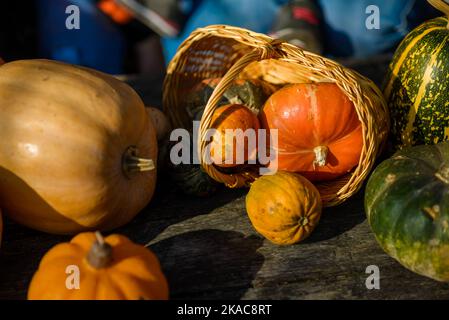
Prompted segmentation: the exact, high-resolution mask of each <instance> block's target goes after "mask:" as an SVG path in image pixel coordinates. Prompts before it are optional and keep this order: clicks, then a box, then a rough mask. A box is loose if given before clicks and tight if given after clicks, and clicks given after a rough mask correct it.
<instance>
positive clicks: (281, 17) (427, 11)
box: [0, 0, 438, 77]
mask: <svg viewBox="0 0 449 320" xmlns="http://www.w3.org/2000/svg"><path fill="white" fill-rule="evenodd" d="M18 2H19V1H9V0H3V1H2V10H1V12H0V24H1V28H0V57H2V58H3V59H4V60H5V61H11V60H16V59H28V58H48V59H55V60H60V61H65V62H69V63H74V64H79V65H84V66H88V67H91V68H95V69H98V70H101V71H104V72H107V73H111V74H152V75H153V76H155V77H158V76H160V77H163V74H164V70H165V67H166V65H167V63H168V62H169V61H170V59H171V58H172V57H173V55H174V54H175V52H176V49H177V48H178V46H179V45H180V44H181V42H182V41H183V40H184V39H185V38H186V37H187V36H188V35H189V34H190V33H191V32H192V31H193V30H195V29H196V28H198V27H203V26H206V25H210V24H228V25H235V26H240V27H245V28H249V29H252V30H254V31H257V32H263V33H267V34H271V35H272V36H274V37H277V38H282V39H284V40H286V41H289V42H291V43H293V44H295V45H298V46H302V47H304V48H306V49H308V50H311V51H315V52H318V53H322V54H324V55H326V56H330V57H334V58H358V59H369V58H370V57H372V56H375V55H379V54H384V53H388V52H392V51H393V50H394V48H395V47H396V46H397V44H398V43H399V41H400V40H401V39H402V38H403V37H404V36H405V35H406V34H407V33H408V32H409V31H410V30H411V29H413V28H414V27H416V26H417V25H418V24H420V23H421V22H423V21H424V20H427V19H430V18H432V17H436V16H437V15H438V13H437V12H435V11H434V10H433V9H432V8H431V7H430V5H428V4H427V2H426V1H424V0H316V1H315V0H27V1H21V2H20V4H17V3H18ZM71 5H76V6H77V7H78V8H79V22H80V25H79V27H80V28H79V29H68V28H67V27H66V22H67V19H69V20H70V19H71V14H76V13H74V12H73V11H69V12H68V13H66V10H67V8H68V7H69V6H71ZM372 5H374V6H376V7H377V8H378V10H376V7H374V9H373V7H372ZM370 6H371V7H370ZM71 21H72V22H73V19H72V20H71ZM377 22H379V23H380V24H379V25H378V26H377V25H376V23H377Z"/></svg>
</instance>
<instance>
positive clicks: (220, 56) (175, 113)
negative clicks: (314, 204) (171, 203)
mask: <svg viewBox="0 0 449 320" xmlns="http://www.w3.org/2000/svg"><path fill="white" fill-rule="evenodd" d="M218 77H222V80H221V81H220V83H219V84H218V86H217V87H216V88H215V90H214V92H213V94H212V96H211V97H210V99H209V100H208V103H207V106H206V108H205V110H204V113H203V116H202V118H201V125H200V130H199V137H200V141H199V143H198V148H199V150H198V151H199V157H200V158H201V159H203V160H204V153H203V150H204V149H205V147H206V142H205V141H204V139H201V138H204V135H205V132H206V130H207V129H208V128H209V127H210V125H211V120H212V114H213V112H214V111H215V109H216V108H217V104H218V102H219V100H220V98H221V96H222V95H223V94H224V92H225V91H226V89H227V88H228V87H229V86H230V85H231V83H232V81H234V80H235V79H236V78H244V79H255V78H258V79H263V80H264V81H267V82H270V83H273V84H277V85H283V84H290V83H304V82H333V83H336V84H337V85H338V86H339V87H340V88H341V89H342V90H343V91H344V92H345V93H346V95H347V96H348V97H349V99H350V100H351V101H352V102H353V103H354V105H355V108H356V111H357V114H358V116H359V119H360V121H361V122H362V127H363V135H364V147H363V150H362V154H361V157H360V161H359V164H358V166H357V167H356V168H355V169H354V170H353V171H352V172H351V173H348V174H347V175H345V176H343V177H340V178H338V179H336V180H333V181H328V182H324V183H319V184H317V188H318V189H319V191H320V193H321V196H322V200H323V203H324V205H326V206H333V205H337V204H339V203H342V202H343V201H345V200H346V199H348V198H349V197H350V196H351V195H353V194H354V193H355V192H357V191H358V190H359V189H360V187H361V185H362V183H363V181H364V180H365V178H366V177H367V175H368V174H369V172H370V170H371V169H372V167H373V165H374V163H375V160H376V157H377V156H378V155H379V153H380V151H381V149H382V147H383V145H384V143H385V141H386V138H387V134H388V131H389V118H388V112H387V106H386V103H385V101H384V99H383V96H382V93H381V92H380V90H379V89H378V88H377V87H376V85H375V84H374V83H373V82H372V81H371V80H369V79H367V78H366V77H363V76H362V75H360V74H358V73H357V72H355V71H353V70H350V69H347V68H345V67H343V66H341V65H340V64H338V63H336V62H334V61H332V60H329V59H327V58H324V57H321V56H318V55H316V54H313V53H310V52H307V51H304V50H302V49H300V48H298V47H296V46H293V45H291V44H288V43H283V42H281V41H278V40H274V39H272V38H270V37H269V36H266V35H263V34H258V33H254V32H251V31H248V30H245V29H241V28H236V27H230V26H224V25H216V26H209V27H206V28H201V29H198V30H196V31H194V32H193V33H192V34H191V35H190V36H189V38H188V39H186V40H185V41H184V42H183V44H182V45H181V46H180V47H179V49H178V52H177V54H176V55H175V57H174V58H173V60H172V61H171V62H170V64H169V66H168V70H167V77H166V79H165V83H164V92H163V100H164V111H165V113H166V114H167V116H168V117H169V119H170V121H171V123H172V125H173V126H174V127H175V128H179V127H181V128H187V129H191V128H192V119H191V118H189V116H188V114H187V112H186V110H185V99H186V92H188V90H189V89H190V88H193V87H194V86H195V85H196V84H198V83H200V82H201V81H202V80H204V79H207V78H218ZM202 166H203V168H204V169H205V171H206V172H207V173H208V174H209V175H210V176H211V177H212V178H213V179H215V180H217V181H219V182H222V183H224V184H226V185H227V186H229V187H242V186H246V185H249V184H250V183H251V182H252V181H254V179H256V178H257V176H258V175H257V173H258V170H252V169H248V171H246V172H242V173H238V174H235V173H234V174H227V173H224V172H222V171H220V170H219V169H218V168H216V167H215V166H214V165H209V164H207V163H206V162H205V161H202Z"/></svg>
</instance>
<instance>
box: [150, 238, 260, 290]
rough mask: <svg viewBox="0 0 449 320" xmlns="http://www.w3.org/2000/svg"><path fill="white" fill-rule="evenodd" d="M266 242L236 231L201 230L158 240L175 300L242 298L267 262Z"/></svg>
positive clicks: (157, 252)
mask: <svg viewBox="0 0 449 320" xmlns="http://www.w3.org/2000/svg"><path fill="white" fill-rule="evenodd" d="M262 243H263V239H261V238H259V237H255V236H249V237H245V236H244V235H243V234H241V233H239V232H235V231H220V230H213V229H208V230H201V231H193V232H187V233H184V234H181V235H178V236H174V237H171V238H168V239H165V240H162V241H159V242H157V243H155V244H153V245H152V246H150V249H151V250H153V251H154V252H155V253H156V254H157V255H158V257H159V259H160V261H161V264H162V268H163V270H164V272H165V274H166V276H167V279H168V282H169V286H170V292H171V295H170V296H171V298H173V299H239V298H241V297H242V296H243V295H244V294H245V292H246V291H247V290H248V288H250V287H251V283H252V281H253V280H254V278H255V276H256V274H257V272H258V271H259V270H260V268H261V267H262V264H263V262H264V258H263V255H262V254H260V253H258V252H257V249H259V248H260V247H261V246H262Z"/></svg>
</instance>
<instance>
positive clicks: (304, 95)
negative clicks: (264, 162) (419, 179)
mask: <svg viewBox="0 0 449 320" xmlns="http://www.w3.org/2000/svg"><path fill="white" fill-rule="evenodd" d="M260 119H261V125H262V127H264V128H266V129H269V131H271V130H272V129H278V137H279V140H278V146H277V148H274V150H275V153H276V157H277V160H278V163H277V166H278V167H277V168H278V169H279V170H287V171H290V172H298V173H300V174H302V175H304V176H305V177H306V178H308V179H309V180H311V181H324V180H331V179H334V178H337V177H339V176H341V175H343V174H345V173H347V172H349V171H350V170H351V169H353V168H354V167H355V166H356V165H357V164H358V163H359V159H360V155H361V151H362V148H363V134H362V125H361V122H360V120H359V119H358V116H357V112H356V109H355V107H354V105H353V103H352V102H351V101H350V100H349V99H348V97H347V96H346V95H345V94H344V93H343V91H342V90H341V89H340V88H339V87H338V86H337V85H335V84H332V83H310V84H295V85H291V86H288V87H285V88H283V89H281V90H279V91H277V92H275V93H274V94H273V95H272V96H271V97H270V98H269V99H268V100H267V102H266V103H265V105H264V108H263V110H262V112H261V114H260ZM274 165H275V162H274V161H272V162H271V163H270V166H274Z"/></svg>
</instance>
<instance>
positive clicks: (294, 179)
mask: <svg viewBox="0 0 449 320" xmlns="http://www.w3.org/2000/svg"><path fill="white" fill-rule="evenodd" d="M246 210H247V212H248V216H249V218H250V220H251V223H252V224H253V226H254V228H255V229H256V230H257V232H259V233H260V234H262V235H263V236H264V237H265V238H267V239H268V240H270V241H271V242H273V243H275V244H278V245H290V244H294V243H297V242H300V241H302V240H304V239H305V238H307V237H308V236H309V235H310V234H311V233H312V231H313V230H314V229H315V227H316V225H317V224H318V222H319V220H320V217H321V210H322V204H321V198H320V194H319V192H318V190H317V189H316V188H315V186H314V185H313V184H312V183H311V182H310V181H308V180H307V179H306V178H304V177H302V176H300V175H299V174H296V173H290V172H286V171H278V172H277V173H276V174H274V175H266V176H262V177H260V178H259V179H257V180H256V181H255V182H254V183H253V184H252V186H251V188H250V190H249V193H248V195H247V196H246Z"/></svg>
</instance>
